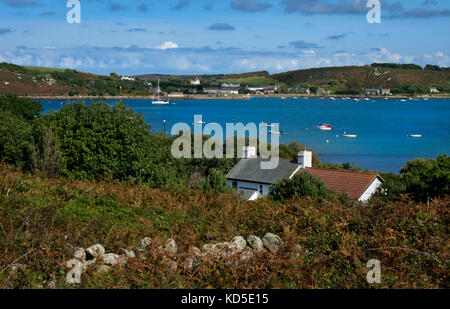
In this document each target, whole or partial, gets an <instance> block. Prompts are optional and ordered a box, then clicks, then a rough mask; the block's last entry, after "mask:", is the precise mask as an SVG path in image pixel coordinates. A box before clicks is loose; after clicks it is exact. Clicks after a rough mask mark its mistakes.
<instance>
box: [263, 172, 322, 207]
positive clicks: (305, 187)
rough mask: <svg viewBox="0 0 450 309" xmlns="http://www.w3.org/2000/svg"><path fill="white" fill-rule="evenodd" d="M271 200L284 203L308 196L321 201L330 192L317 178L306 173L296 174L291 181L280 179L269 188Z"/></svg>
mask: <svg viewBox="0 0 450 309" xmlns="http://www.w3.org/2000/svg"><path fill="white" fill-rule="evenodd" d="M269 194H270V195H271V196H272V198H273V199H275V200H277V201H280V202H284V201H286V200H289V199H291V198H293V197H295V196H309V197H311V198H313V199H322V198H326V197H328V196H329V195H330V191H329V190H328V188H327V187H326V186H325V184H324V183H323V182H322V181H321V180H320V179H318V178H316V177H314V176H312V175H311V174H310V173H308V172H307V171H303V172H300V173H298V174H296V175H295V176H294V177H293V178H292V179H282V180H280V181H278V182H277V183H275V184H274V185H272V186H271V187H270V193H269Z"/></svg>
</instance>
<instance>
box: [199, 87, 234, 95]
mask: <svg viewBox="0 0 450 309" xmlns="http://www.w3.org/2000/svg"><path fill="white" fill-rule="evenodd" d="M203 92H204V93H206V94H215V95H221V96H228V95H237V94H239V88H203Z"/></svg>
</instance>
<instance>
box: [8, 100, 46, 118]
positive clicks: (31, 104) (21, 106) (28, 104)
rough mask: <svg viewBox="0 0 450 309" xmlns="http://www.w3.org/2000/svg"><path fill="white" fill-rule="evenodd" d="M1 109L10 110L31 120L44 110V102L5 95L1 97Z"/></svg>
mask: <svg viewBox="0 0 450 309" xmlns="http://www.w3.org/2000/svg"><path fill="white" fill-rule="evenodd" d="M0 110H8V111H10V112H11V113H13V114H15V115H17V116H19V117H23V118H24V119H25V120H31V119H33V118H35V117H36V116H38V115H39V113H40V112H42V103H41V102H35V101H32V100H30V99H26V98H19V97H17V96H13V95H5V96H1V97H0Z"/></svg>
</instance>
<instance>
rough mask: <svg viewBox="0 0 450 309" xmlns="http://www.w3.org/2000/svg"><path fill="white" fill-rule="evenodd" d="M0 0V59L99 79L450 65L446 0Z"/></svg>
mask: <svg viewBox="0 0 450 309" xmlns="http://www.w3.org/2000/svg"><path fill="white" fill-rule="evenodd" d="M79 1H80V3H81V23H80V24H69V23H67V21H66V14H67V12H68V11H69V8H67V7H66V4H67V0H0V62H12V63H16V64H21V65H37V66H48V67H58V68H71V69H77V70H81V71H89V72H93V73H99V74H109V73H110V72H117V73H119V74H143V73H171V74H201V73H206V74H214V73H241V72H249V71H259V70H267V71H269V72H271V73H276V72H282V71H289V70H295V69H303V68H311V67H323V66H341V65H364V64H370V63H373V62H396V63H411V62H412V63H417V64H420V65H425V64H428V63H430V64H437V65H440V66H449V62H450V58H449V57H450V54H449V47H450V40H449V37H450V30H449V29H450V1H448V0H406V1H401V0H380V2H381V19H382V20H381V24H369V23H368V22H367V20H366V15H367V12H368V11H369V8H367V7H366V4H367V2H368V0H220V1H219V0H128V1H119V0H79Z"/></svg>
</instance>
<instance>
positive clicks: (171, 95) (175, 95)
mask: <svg viewBox="0 0 450 309" xmlns="http://www.w3.org/2000/svg"><path fill="white" fill-rule="evenodd" d="M168 96H169V98H182V97H184V93H183V92H172V93H169V95H168Z"/></svg>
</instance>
